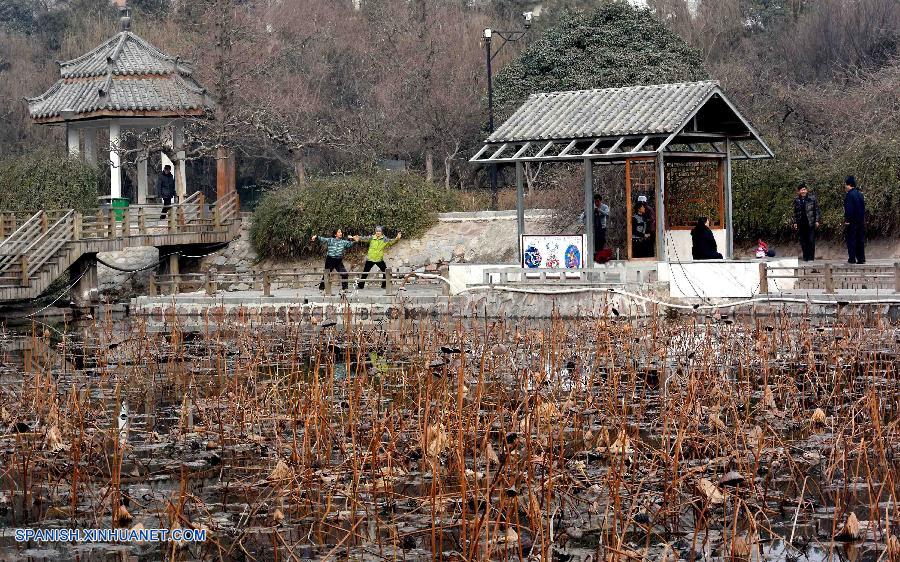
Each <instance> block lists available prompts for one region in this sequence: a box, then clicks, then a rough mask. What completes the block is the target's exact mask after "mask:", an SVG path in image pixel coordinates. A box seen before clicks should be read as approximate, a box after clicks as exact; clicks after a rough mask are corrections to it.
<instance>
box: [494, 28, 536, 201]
mask: <svg viewBox="0 0 900 562" xmlns="http://www.w3.org/2000/svg"><path fill="white" fill-rule="evenodd" d="M522 17H523V18H524V19H525V23H524V25H525V29H518V30H514V31H500V30H497V29H491V28H485V30H484V34H483V37H484V56H485V62H486V64H487V97H488V134H491V133H493V132H494V78H493V70H492V67H491V61H493V60H494V57H496V56H497V53H499V52H500V50H501V49H502V48H503V46H504V45H506V44H507V43H509V42H510V41H518V40H519V39H521V38H522V37H524V36H525V34H526V33H528V30H529V29H530V28H531V17H532V13H531V12H524V13H523V14H522ZM494 35H496V36H497V37H499V38H500V39H501V40H502V41H503V42H502V43H500V44H499V45H498V46H497V49H496V50H493V49H492V48H491V39H492V38H493V36H494ZM488 173H489V175H490V178H491V209H493V210H495V211H496V210H497V207H498V206H499V205H498V203H499V201H498V193H497V165H496V164H491V165H490V167H489V168H488Z"/></svg>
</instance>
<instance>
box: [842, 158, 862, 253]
mask: <svg viewBox="0 0 900 562" xmlns="http://www.w3.org/2000/svg"><path fill="white" fill-rule="evenodd" d="M844 189H846V191H847V194H846V195H844V228H845V229H846V233H847V263H866V220H865V219H866V202H865V199H863V194H862V192H860V190H859V189H858V188H857V187H856V178H854V177H853V176H847V179H846V181H845V182H844Z"/></svg>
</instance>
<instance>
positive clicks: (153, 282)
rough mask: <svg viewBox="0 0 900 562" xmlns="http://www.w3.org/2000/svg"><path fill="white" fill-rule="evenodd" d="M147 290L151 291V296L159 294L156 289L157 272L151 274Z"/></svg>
mask: <svg viewBox="0 0 900 562" xmlns="http://www.w3.org/2000/svg"><path fill="white" fill-rule="evenodd" d="M147 291H148V292H149V293H150V296H151V297H155V296H156V295H157V292H158V291H157V289H156V274H155V273H154V274H153V275H151V276H150V282H149V283H148V284H147Z"/></svg>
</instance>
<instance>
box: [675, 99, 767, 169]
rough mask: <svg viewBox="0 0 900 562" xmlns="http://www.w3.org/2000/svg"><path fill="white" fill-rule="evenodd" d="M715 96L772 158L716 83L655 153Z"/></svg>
mask: <svg viewBox="0 0 900 562" xmlns="http://www.w3.org/2000/svg"><path fill="white" fill-rule="evenodd" d="M716 94H718V95H719V97H721V98H722V101H724V102H725V104H726V105H727V106H728V108H729V109H731V111H733V112H734V115H735V116H736V117H737V118H738V119H740V121H741V123H742V124H743V125H744V126H745V127H747V130H748V131H749V132H750V134H751V135H752V136H753V140H755V141H756V142H758V143H759V144H760V146H762V147H763V150H765V152H766V155H767V156H768V158H774V157H775V153H774V152H772V149H771V148H769V145H767V144H766V142H765V141H764V140H763V139H762V137H761V136H760V134H759V133H758V132H757V131H756V129H755V128H754V127H753V125H751V124H750V121H748V120H747V119H746V118H745V117H744V116H743V115H741V112H740V111H738V109H737V107H735V106H734V104H733V103H731V100H729V99H728V96H726V95H725V92H723V91H722V88H721V87H720V86H719V85H718V83H716V85H715V86H714V87H713V88H712V89H711V90H710V91H709V92H707V94H706V95H705V96H704V97H703V101H701V102H700V103H699V104H697V107H695V108H694V109H693V110H692V111H691V112H690V113H689V114H688V116H687V117H686V118H685V119H684V120H683V121H682V123H681V125H680V126H679V127H678V128H677V129H676V130H675V131H674V132H673V133H671V134H670V135H669V136H668V137H667V138H666V140H665V141H663V142H662V143H661V144H660V145H659V147H658V148H657V152H658V153H659V154H663V152H664V151H665V150H666V147H667V146H669V144H670V143H671V142H672V140H674V139H675V137H677V136H678V135H679V134H680V133H681V132H683V131H684V128H685V127H687V126H688V124H689V123H690V122H691V119H693V118H694V117H695V116H696V115H697V114H698V113H699V112H700V110H701V109H703V107H704V106H705V105H706V104H707V103H709V100H711V99H712V98H713V96H715V95H716ZM759 159H762V158H759Z"/></svg>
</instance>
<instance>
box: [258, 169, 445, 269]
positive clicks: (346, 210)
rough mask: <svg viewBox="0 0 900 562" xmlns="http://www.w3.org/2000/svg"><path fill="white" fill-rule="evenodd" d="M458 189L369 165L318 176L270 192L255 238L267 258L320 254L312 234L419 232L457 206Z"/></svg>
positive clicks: (261, 204) (262, 203) (260, 212)
mask: <svg viewBox="0 0 900 562" xmlns="http://www.w3.org/2000/svg"><path fill="white" fill-rule="evenodd" d="M457 198H458V195H457V194H456V193H455V192H450V191H447V190H445V189H442V188H439V187H438V186H436V185H435V184H433V183H430V182H426V181H424V180H423V179H422V178H420V177H417V176H414V175H407V174H400V173H391V172H386V171H382V170H368V171H363V172H359V173H356V174H353V175H348V176H338V177H334V178H313V179H310V180H308V181H307V182H306V183H305V184H303V185H298V184H290V185H286V186H283V187H281V188H279V189H277V190H275V191H273V192H270V193H269V194H267V195H266V196H264V197H263V199H262V200H261V201H260V202H259V205H258V206H257V208H256V211H255V212H254V213H253V221H252V225H251V227H250V242H251V244H252V245H253V248H254V249H255V250H256V253H257V254H258V255H259V257H260V258H261V259H275V260H287V259H294V258H300V257H306V256H311V255H320V254H321V248H320V244H318V243H313V242H310V237H311V236H312V235H313V234H316V235H330V234H331V233H332V232H333V231H334V230H335V229H337V228H341V229H342V230H343V231H344V233H345V235H352V234H358V233H362V234H369V233H371V232H372V230H373V229H374V228H375V225H383V226H384V227H385V230H386V231H387V233H388V234H389V235H394V233H396V232H397V231H398V230H400V231H402V232H403V235H404V236H410V237H415V236H418V235H420V234H422V233H423V232H425V230H426V229H427V228H428V227H429V226H431V225H432V224H434V222H435V221H436V218H437V213H439V212H443V211H448V210H452V209H453V208H455V207H456V206H457Z"/></svg>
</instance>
